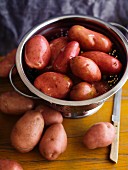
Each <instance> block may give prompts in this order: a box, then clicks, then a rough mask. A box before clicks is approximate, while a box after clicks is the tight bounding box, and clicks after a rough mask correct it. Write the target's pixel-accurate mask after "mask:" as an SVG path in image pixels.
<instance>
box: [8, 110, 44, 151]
mask: <svg viewBox="0 0 128 170" xmlns="http://www.w3.org/2000/svg"><path fill="white" fill-rule="evenodd" d="M43 129H44V119H43V116H42V114H41V113H40V112H39V111H36V110H31V111H28V112H26V113H25V114H24V115H23V116H22V117H21V118H20V119H19V120H18V121H17V123H16V124H15V125H14V127H13V129H12V132H11V143H12V146H13V147H14V148H15V149H16V150H18V151H19V152H21V153H26V152H29V151H31V150H32V149H33V148H34V147H35V146H36V145H37V143H38V142H39V140H40V138H41V135H42V133H43Z"/></svg>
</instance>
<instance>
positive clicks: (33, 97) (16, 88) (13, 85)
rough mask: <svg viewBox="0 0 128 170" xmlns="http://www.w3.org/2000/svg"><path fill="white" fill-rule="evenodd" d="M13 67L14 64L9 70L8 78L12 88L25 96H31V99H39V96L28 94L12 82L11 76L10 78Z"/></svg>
mask: <svg viewBox="0 0 128 170" xmlns="http://www.w3.org/2000/svg"><path fill="white" fill-rule="evenodd" d="M15 67H16V66H15V65H14V66H13V67H12V68H11V70H10V72H9V80H10V83H11V85H12V87H13V88H14V90H15V91H17V92H18V93H19V94H21V95H23V96H25V97H28V98H32V99H40V97H38V96H34V95H29V94H26V93H24V92H22V91H21V90H19V89H18V87H16V86H15V84H14V82H13V78H12V73H13V69H14V68H15Z"/></svg>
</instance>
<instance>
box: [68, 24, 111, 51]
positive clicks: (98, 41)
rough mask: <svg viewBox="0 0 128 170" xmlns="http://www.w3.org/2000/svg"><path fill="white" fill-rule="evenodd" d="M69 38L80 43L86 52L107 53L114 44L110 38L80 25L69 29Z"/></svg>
mask: <svg viewBox="0 0 128 170" xmlns="http://www.w3.org/2000/svg"><path fill="white" fill-rule="evenodd" d="M68 37H69V39H70V40H71V41H78V42H79V44H80V46H81V48H82V49H83V50H85V51H93V50H97V51H103V52H106V53H107V52H110V50H111V48H112V42H111V40H110V39H109V38H108V37H106V36H105V35H103V34H101V33H98V32H95V31H92V30H90V29H87V28H85V27H83V26H80V25H74V26H72V27H71V28H70V29H69V32H68Z"/></svg>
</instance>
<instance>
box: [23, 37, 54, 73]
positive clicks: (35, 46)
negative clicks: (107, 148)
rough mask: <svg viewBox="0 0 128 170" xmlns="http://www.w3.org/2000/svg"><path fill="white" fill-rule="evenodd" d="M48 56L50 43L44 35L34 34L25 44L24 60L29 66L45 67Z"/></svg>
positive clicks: (49, 54) (49, 55)
mask: <svg viewBox="0 0 128 170" xmlns="http://www.w3.org/2000/svg"><path fill="white" fill-rule="evenodd" d="M50 57H51V49H50V45H49V43H48V41H47V40H46V38H45V37H44V36H42V35H35V36H34V37H32V38H30V39H29V40H28V41H27V43H26V44H25V62H26V64H27V65H28V66H29V67H30V68H35V69H39V70H40V69H43V68H45V67H46V66H47V64H48V62H49V61H50Z"/></svg>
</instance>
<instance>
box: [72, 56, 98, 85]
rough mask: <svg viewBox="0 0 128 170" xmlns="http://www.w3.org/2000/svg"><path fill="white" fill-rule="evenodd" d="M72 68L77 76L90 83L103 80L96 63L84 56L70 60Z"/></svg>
mask: <svg viewBox="0 0 128 170" xmlns="http://www.w3.org/2000/svg"><path fill="white" fill-rule="evenodd" d="M70 68H71V71H72V73H73V74H74V75H75V76H78V77H79V78H81V79H82V80H84V81H87V82H89V83H92V82H95V81H100V80H101V71H100V69H99V67H98V66H97V65H96V63H95V62H94V61H93V60H91V59H89V58H85V57H83V56H77V57H74V58H72V59H71V60H70Z"/></svg>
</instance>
